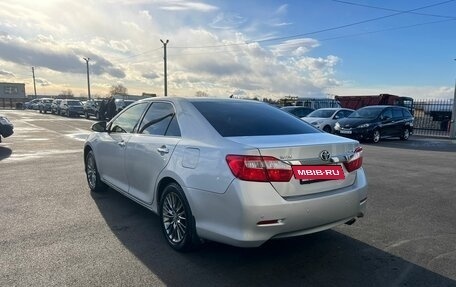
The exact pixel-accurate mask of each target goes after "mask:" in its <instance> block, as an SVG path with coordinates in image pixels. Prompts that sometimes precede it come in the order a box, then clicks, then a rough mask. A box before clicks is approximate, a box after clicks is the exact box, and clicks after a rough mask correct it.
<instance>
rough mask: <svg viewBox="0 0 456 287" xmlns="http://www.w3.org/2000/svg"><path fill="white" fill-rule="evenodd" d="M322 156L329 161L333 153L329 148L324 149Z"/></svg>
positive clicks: (322, 158)
mask: <svg viewBox="0 0 456 287" xmlns="http://www.w3.org/2000/svg"><path fill="white" fill-rule="evenodd" d="M320 158H321V160H323V161H328V160H329V159H330V158H331V153H329V151H327V150H324V151H322V152H321V153H320Z"/></svg>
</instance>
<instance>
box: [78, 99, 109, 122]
mask: <svg viewBox="0 0 456 287" xmlns="http://www.w3.org/2000/svg"><path fill="white" fill-rule="evenodd" d="M101 102H102V100H89V101H86V102H85V103H84V105H83V109H84V116H85V118H86V119H88V118H90V117H91V116H93V117H95V118H96V119H97V120H101V119H102V117H103V116H104V115H100V104H101Z"/></svg>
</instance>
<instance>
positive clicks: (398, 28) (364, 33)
mask: <svg viewBox="0 0 456 287" xmlns="http://www.w3.org/2000/svg"><path fill="white" fill-rule="evenodd" d="M455 20H456V18H455V19H446V20H438V21H430V22H424V23H417V24H411V25H404V26H397V27H391V28H385V29H380V30H375V31H368V32H361V33H354V34H347V35H341V36H335V37H330V38H323V39H318V38H316V40H318V41H320V42H324V41H330V40H338V39H344V38H352V37H358V36H364V35H369V34H376V33H381V32H387V31H394V30H402V29H408V28H413V27H418V26H425V25H431V24H438V23H444V22H450V21H455ZM283 45H284V46H287V45H289V46H291V45H295V44H294V43H293V44H283ZM220 48H222V47H220ZM228 51H230V52H232V53H238V54H239V53H243V51H239V50H227V49H224V50H217V51H212V52H211V51H209V52H198V53H179V54H173V56H174V57H180V56H190V55H202V54H219V53H226V52H228Z"/></svg>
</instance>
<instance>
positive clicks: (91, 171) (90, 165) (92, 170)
mask: <svg viewBox="0 0 456 287" xmlns="http://www.w3.org/2000/svg"><path fill="white" fill-rule="evenodd" d="M86 173H87V182H88V183H89V187H90V189H95V187H96V185H97V166H96V164H95V159H94V157H93V155H89V156H88V157H87V165H86Z"/></svg>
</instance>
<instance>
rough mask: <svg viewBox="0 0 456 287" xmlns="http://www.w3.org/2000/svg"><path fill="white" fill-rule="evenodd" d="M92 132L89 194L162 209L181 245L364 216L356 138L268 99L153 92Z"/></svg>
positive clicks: (296, 230) (274, 234)
mask: <svg viewBox="0 0 456 287" xmlns="http://www.w3.org/2000/svg"><path fill="white" fill-rule="evenodd" d="M92 130H93V131H94V132H93V133H91V134H90V135H89V136H88V138H87V140H86V142H85V144H84V164H85V172H86V176H87V181H88V185H89V188H90V190H91V191H93V192H99V191H102V190H104V189H105V188H106V186H110V187H112V188H114V189H115V190H117V191H119V192H120V193H122V194H123V195H125V196H126V197H128V198H131V199H132V200H133V201H135V202H137V203H139V204H141V205H142V206H145V207H146V208H148V209H150V210H152V211H153V212H155V213H157V214H158V215H159V217H160V222H161V229H162V232H163V234H164V237H165V238H166V240H167V242H168V244H169V245H170V246H171V247H172V248H173V249H175V250H178V251H184V250H188V249H191V248H192V247H194V246H195V245H198V244H199V243H200V242H201V239H208V240H213V241H218V242H222V243H226V244H230V245H234V246H240V247H256V246H260V245H261V244H263V243H264V242H266V241H268V240H269V239H273V238H283V237H290V236H298V235H303V234H308V233H313V232H318V231H322V230H325V229H329V228H332V227H335V226H337V225H340V224H343V223H347V224H351V223H353V222H354V221H355V219H356V218H357V217H362V216H363V214H364V212H365V208H366V201H367V182H366V177H365V174H364V170H363V168H362V148H361V147H360V145H359V143H358V142H357V141H354V140H351V139H346V138H343V137H338V136H335V135H331V134H328V133H325V132H322V131H320V130H318V129H316V128H314V127H312V126H311V125H309V124H308V123H306V122H304V121H302V120H300V119H298V118H296V117H295V116H293V115H290V114H288V113H284V112H282V111H280V110H279V109H277V108H275V107H272V106H270V105H268V104H266V103H262V102H257V101H247V100H237V99H236V100H234V99H211V98H177V97H173V98H148V99H144V100H140V101H137V102H135V103H133V104H131V105H130V106H128V107H127V108H125V109H124V110H123V111H122V112H120V113H119V114H118V115H116V116H115V117H114V118H113V119H112V120H111V121H110V122H109V123H106V122H98V123H95V124H94V125H93V126H92ZM336 174H337V175H336ZM336 176H337V177H336Z"/></svg>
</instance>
